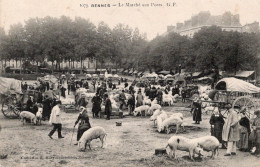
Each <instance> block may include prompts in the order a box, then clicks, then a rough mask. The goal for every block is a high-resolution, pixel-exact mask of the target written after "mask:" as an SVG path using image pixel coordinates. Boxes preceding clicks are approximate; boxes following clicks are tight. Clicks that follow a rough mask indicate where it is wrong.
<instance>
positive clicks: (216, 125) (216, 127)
mask: <svg viewBox="0 0 260 167" xmlns="http://www.w3.org/2000/svg"><path fill="white" fill-rule="evenodd" d="M209 123H210V125H211V136H215V137H216V138H217V139H218V141H219V143H221V144H222V148H225V146H224V142H223V141H222V130H223V125H224V123H225V121H224V117H223V115H222V114H221V113H220V112H219V110H218V109H215V110H214V112H213V114H212V115H211V118H210V121H209Z"/></svg>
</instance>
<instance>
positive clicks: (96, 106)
mask: <svg viewBox="0 0 260 167" xmlns="http://www.w3.org/2000/svg"><path fill="white" fill-rule="evenodd" d="M91 102H92V103H93V105H92V114H93V118H95V117H98V114H99V112H100V111H101V103H102V99H101V97H100V96H99V94H98V93H96V95H95V96H94V97H93V98H92V99H91Z"/></svg>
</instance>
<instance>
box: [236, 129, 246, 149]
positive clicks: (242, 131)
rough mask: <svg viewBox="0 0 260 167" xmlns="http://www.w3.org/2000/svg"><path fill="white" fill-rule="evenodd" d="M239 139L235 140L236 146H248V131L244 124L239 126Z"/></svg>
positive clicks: (243, 147)
mask: <svg viewBox="0 0 260 167" xmlns="http://www.w3.org/2000/svg"><path fill="white" fill-rule="evenodd" d="M240 127H241V128H240V130H239V131H240V140H239V141H238V142H237V147H238V148H240V149H241V148H242V149H247V148H248V131H247V128H245V127H244V126H240Z"/></svg>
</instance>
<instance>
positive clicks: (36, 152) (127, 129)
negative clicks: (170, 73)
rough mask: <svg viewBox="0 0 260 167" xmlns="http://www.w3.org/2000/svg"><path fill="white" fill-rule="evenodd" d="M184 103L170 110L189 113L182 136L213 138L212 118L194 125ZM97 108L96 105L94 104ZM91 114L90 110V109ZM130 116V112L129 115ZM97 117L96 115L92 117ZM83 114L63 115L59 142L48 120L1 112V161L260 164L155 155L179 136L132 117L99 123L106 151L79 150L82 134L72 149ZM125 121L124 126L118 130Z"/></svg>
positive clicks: (241, 158)
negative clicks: (40, 121)
mask: <svg viewBox="0 0 260 167" xmlns="http://www.w3.org/2000/svg"><path fill="white" fill-rule="evenodd" d="M185 106H187V105H183V104H181V103H177V104H175V106H174V107H165V108H164V109H165V110H166V111H168V112H183V113H184V116H185V118H184V120H185V123H184V125H185V129H186V131H185V132H182V133H181V134H179V135H182V136H186V137H190V138H194V137H200V136H205V135H210V129H209V128H210V125H209V123H208V122H209V115H203V121H202V123H201V124H200V125H195V124H192V122H193V121H192V117H191V114H190V113H189V110H190V109H189V108H186V107H185ZM89 107H91V106H89ZM88 111H90V108H88ZM124 114H127V112H125V113H124ZM89 115H91V113H89ZM77 116H78V114H77V113H63V115H62V118H63V124H62V126H63V129H62V134H63V135H64V136H65V138H64V139H58V138H57V132H55V134H54V135H53V137H54V139H53V140H51V139H50V138H49V137H48V136H47V135H48V133H49V131H50V130H51V129H52V126H51V125H49V123H48V122H47V121H44V122H43V125H41V126H34V125H30V124H26V125H22V122H20V121H19V120H18V119H7V118H4V116H3V114H2V113H0V124H1V127H2V130H1V132H0V155H3V154H7V155H8V156H7V158H5V159H0V167H5V166H7V167H9V166H10V167H16V166H25V167H27V166H32V167H35V166H41V167H44V166H46V167H50V166H88V167H89V166H91V167H92V166H95V167H96V166H111V167H112V166H113V167H114V166H115V167H118V166H131V167H132V166H156V167H157V166H177V167H181V166H185V167H186V166H212V167H217V166H228V167H232V166H235V167H237V166H247V167H249V166H252V167H253V166H259V164H260V158H258V157H256V156H252V155H250V153H244V152H240V151H238V152H237V155H236V156H231V157H225V156H223V155H224V153H225V150H222V149H220V150H219V155H218V156H217V157H216V158H215V159H214V160H212V159H210V157H209V155H210V154H211V153H207V152H206V153H205V154H204V156H203V158H202V159H199V158H195V162H193V161H191V160H190V159H189V158H188V152H183V151H177V157H178V159H177V160H171V159H169V157H168V156H167V155H162V156H156V155H154V152H155V149H156V148H163V147H165V146H166V144H167V141H168V139H169V138H170V137H171V136H173V135H175V134H174V133H171V134H164V133H158V132H157V131H156V128H154V127H153V122H152V121H150V120H149V117H146V118H143V117H133V116H126V117H125V118H123V119H117V118H114V119H111V120H105V119H93V118H92V116H90V123H91V125H92V126H102V127H104V128H105V130H106V132H107V134H108V135H107V137H106V141H105V147H104V148H100V146H101V142H100V141H99V140H94V141H92V143H91V146H92V150H89V149H87V151H86V152H79V151H78V147H77V146H75V145H73V144H74V143H75V142H76V130H75V133H74V136H73V140H72V141H73V142H72V145H70V141H71V137H72V133H73V125H74V122H75V120H76V118H77ZM117 121H122V126H116V122H117Z"/></svg>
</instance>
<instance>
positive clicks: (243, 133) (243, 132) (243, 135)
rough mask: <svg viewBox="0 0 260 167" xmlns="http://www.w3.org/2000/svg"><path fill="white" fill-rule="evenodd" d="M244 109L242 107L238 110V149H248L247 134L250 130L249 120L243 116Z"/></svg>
mask: <svg viewBox="0 0 260 167" xmlns="http://www.w3.org/2000/svg"><path fill="white" fill-rule="evenodd" d="M245 112H246V109H242V110H241V111H240V113H241V119H240V120H239V125H240V128H239V134H240V140H239V141H238V143H237V147H238V148H239V150H240V151H248V136H249V132H250V121H249V119H248V118H247V117H246V116H245Z"/></svg>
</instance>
